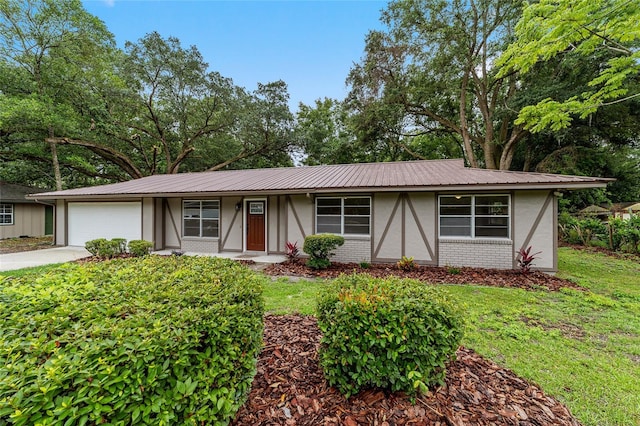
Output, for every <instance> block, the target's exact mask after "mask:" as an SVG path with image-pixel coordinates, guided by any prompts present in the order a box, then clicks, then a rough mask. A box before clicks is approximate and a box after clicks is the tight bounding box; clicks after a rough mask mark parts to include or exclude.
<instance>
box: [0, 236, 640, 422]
mask: <svg viewBox="0 0 640 426" xmlns="http://www.w3.org/2000/svg"><path fill="white" fill-rule="evenodd" d="M54 267H55V266H47V267H37V268H29V269H28V270H19V271H9V272H3V273H0V275H13V276H15V275H24V274H26V273H33V272H39V273H42V272H45V271H47V270H49V269H52V268H54ZM559 269H560V272H559V273H558V275H559V276H561V277H562V278H566V279H570V280H573V281H575V282H577V283H578V284H580V285H581V286H583V287H585V288H587V289H589V291H587V292H579V291H575V290H565V291H562V292H556V293H550V292H546V291H537V292H531V291H524V290H520V289H506V288H495V287H479V286H464V285H451V286H448V289H449V291H450V292H451V293H452V295H454V296H455V297H456V298H457V299H458V300H460V302H461V303H463V304H464V305H465V306H466V310H467V313H468V315H467V318H468V325H467V333H466V336H465V339H464V341H463V344H464V345H465V346H467V347H470V348H473V349H474V350H476V351H477V352H478V353H480V354H482V355H483V356H485V357H488V358H490V359H492V360H494V361H495V362H497V363H498V364H500V365H501V366H504V367H507V368H510V369H511V370H513V371H514V372H515V373H516V374H518V375H519V376H521V377H525V378H527V379H529V380H531V381H533V382H535V383H537V384H538V385H540V386H541V387H542V388H543V389H544V390H545V392H547V393H548V394H550V395H553V396H554V397H556V398H557V399H559V400H560V401H562V402H563V403H565V404H566V405H567V406H568V407H569V409H570V410H571V412H572V413H573V414H574V415H575V416H576V417H577V418H578V419H579V420H580V421H581V422H582V423H583V424H584V425H585V426H596V425H597V426H611V425H625V426H627V425H640V262H637V261H636V260H635V259H626V260H623V259H616V258H613V257H609V256H606V255H603V254H599V253H590V252H583V251H577V250H573V249H571V248H560V249H559ZM323 284H324V282H323V281H299V282H288V281H287V280H286V279H279V280H276V281H273V282H270V283H269V284H268V285H266V287H265V289H264V296H265V303H266V310H267V312H270V313H274V314H289V313H301V314H305V315H313V314H314V306H315V295H316V294H317V292H318V290H320V288H321V287H322V286H323Z"/></svg>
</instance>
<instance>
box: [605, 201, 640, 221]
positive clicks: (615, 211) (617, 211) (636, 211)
mask: <svg viewBox="0 0 640 426" xmlns="http://www.w3.org/2000/svg"><path fill="white" fill-rule="evenodd" d="M610 214H611V215H612V216H613V217H618V218H620V219H630V218H631V215H636V216H637V215H640V202H631V203H616V204H612V205H611V211H610Z"/></svg>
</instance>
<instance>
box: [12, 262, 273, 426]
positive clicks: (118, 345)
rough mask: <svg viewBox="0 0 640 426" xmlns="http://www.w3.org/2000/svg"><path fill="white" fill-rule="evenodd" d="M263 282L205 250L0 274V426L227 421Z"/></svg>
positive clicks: (240, 397) (241, 395)
mask: <svg viewBox="0 0 640 426" xmlns="http://www.w3.org/2000/svg"><path fill="white" fill-rule="evenodd" d="M263 280H264V278H262V277H260V276H259V275H257V274H255V273H253V272H251V271H250V270H248V269H247V268H245V267H243V266H242V265H240V264H238V263H236V262H233V261H230V260H225V259H212V258H206V257H187V256H182V257H176V256H170V257H160V256H147V257H144V258H130V259H118V260H112V261H109V262H101V263H89V264H84V265H78V264H66V265H63V266H62V267H61V268H59V269H56V270H54V271H52V272H49V273H48V274H46V275H44V276H34V275H31V276H26V277H23V278H0V424H3V422H4V421H5V420H6V421H8V422H10V423H14V424H16V425H32V424H42V425H50V424H56V425H57V424H59V425H62V424H65V425H66V424H73V425H84V424H88V425H90V424H120V425H134V424H149V425H151V424H153V425H161V424H164V425H167V424H194V425H195V424H226V423H228V422H229V421H230V419H232V418H233V416H234V414H235V412H236V411H237V410H238V408H239V407H240V406H241V405H242V404H243V402H244V401H245V399H246V396H247V394H248V392H249V390H250V387H251V382H252V379H253V376H254V374H255V368H256V360H257V355H258V353H259V350H260V347H261V344H262V328H263V323H262V315H263V311H264V306H263V300H262V283H263Z"/></svg>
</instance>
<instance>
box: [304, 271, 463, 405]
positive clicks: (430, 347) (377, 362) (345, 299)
mask: <svg viewBox="0 0 640 426" xmlns="http://www.w3.org/2000/svg"><path fill="white" fill-rule="evenodd" d="M317 315H318V325H319V327H320V330H321V331H322V334H323V337H322V340H321V346H320V350H319V361H320V365H321V366H322V369H323V371H324V375H325V377H326V378H327V381H328V382H329V384H331V385H332V386H335V387H336V388H337V389H338V390H339V391H340V392H341V393H343V394H344V395H345V396H347V397H349V396H351V395H354V394H356V393H357V392H359V391H360V390H362V389H365V388H369V387H378V388H384V389H389V390H391V391H405V392H408V393H415V392H416V391H420V392H424V391H426V387H428V386H434V385H437V384H441V383H442V382H443V381H444V377H445V372H446V371H445V363H446V361H447V360H448V359H450V358H451V357H453V356H454V354H455V351H456V349H457V348H458V344H459V342H460V339H461V338H462V328H463V326H462V315H461V312H460V311H459V310H458V308H457V307H456V306H455V305H454V304H453V303H452V302H451V301H450V300H449V297H448V296H447V293H445V292H444V291H443V290H442V289H439V288H436V287H430V286H427V285H425V284H423V283H420V282H419V281H415V280H401V279H397V278H388V279H379V278H372V277H370V276H368V275H356V274H354V275H351V276H342V277H341V278H338V279H337V280H335V281H334V282H333V283H332V284H330V285H329V286H328V287H327V288H326V289H325V291H324V292H322V293H321V294H320V296H319V297H318V314H317Z"/></svg>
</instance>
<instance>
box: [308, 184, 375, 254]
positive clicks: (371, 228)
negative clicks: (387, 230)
mask: <svg viewBox="0 0 640 426" xmlns="http://www.w3.org/2000/svg"><path fill="white" fill-rule="evenodd" d="M375 195H376V194H371V205H370V206H369V207H370V208H371V211H370V213H371V214H370V215H369V221H370V222H369V235H370V237H371V238H370V239H369V246H370V249H371V250H370V251H371V252H370V254H369V260H370V261H373V258H374V257H375V256H374V253H373V249H374V247H375V241H376V233H375V223H376V218H375V216H374V212H375V211H376V209H375V208H374V207H375V203H376V202H375V198H376V197H375ZM314 216H315V214H314Z"/></svg>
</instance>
